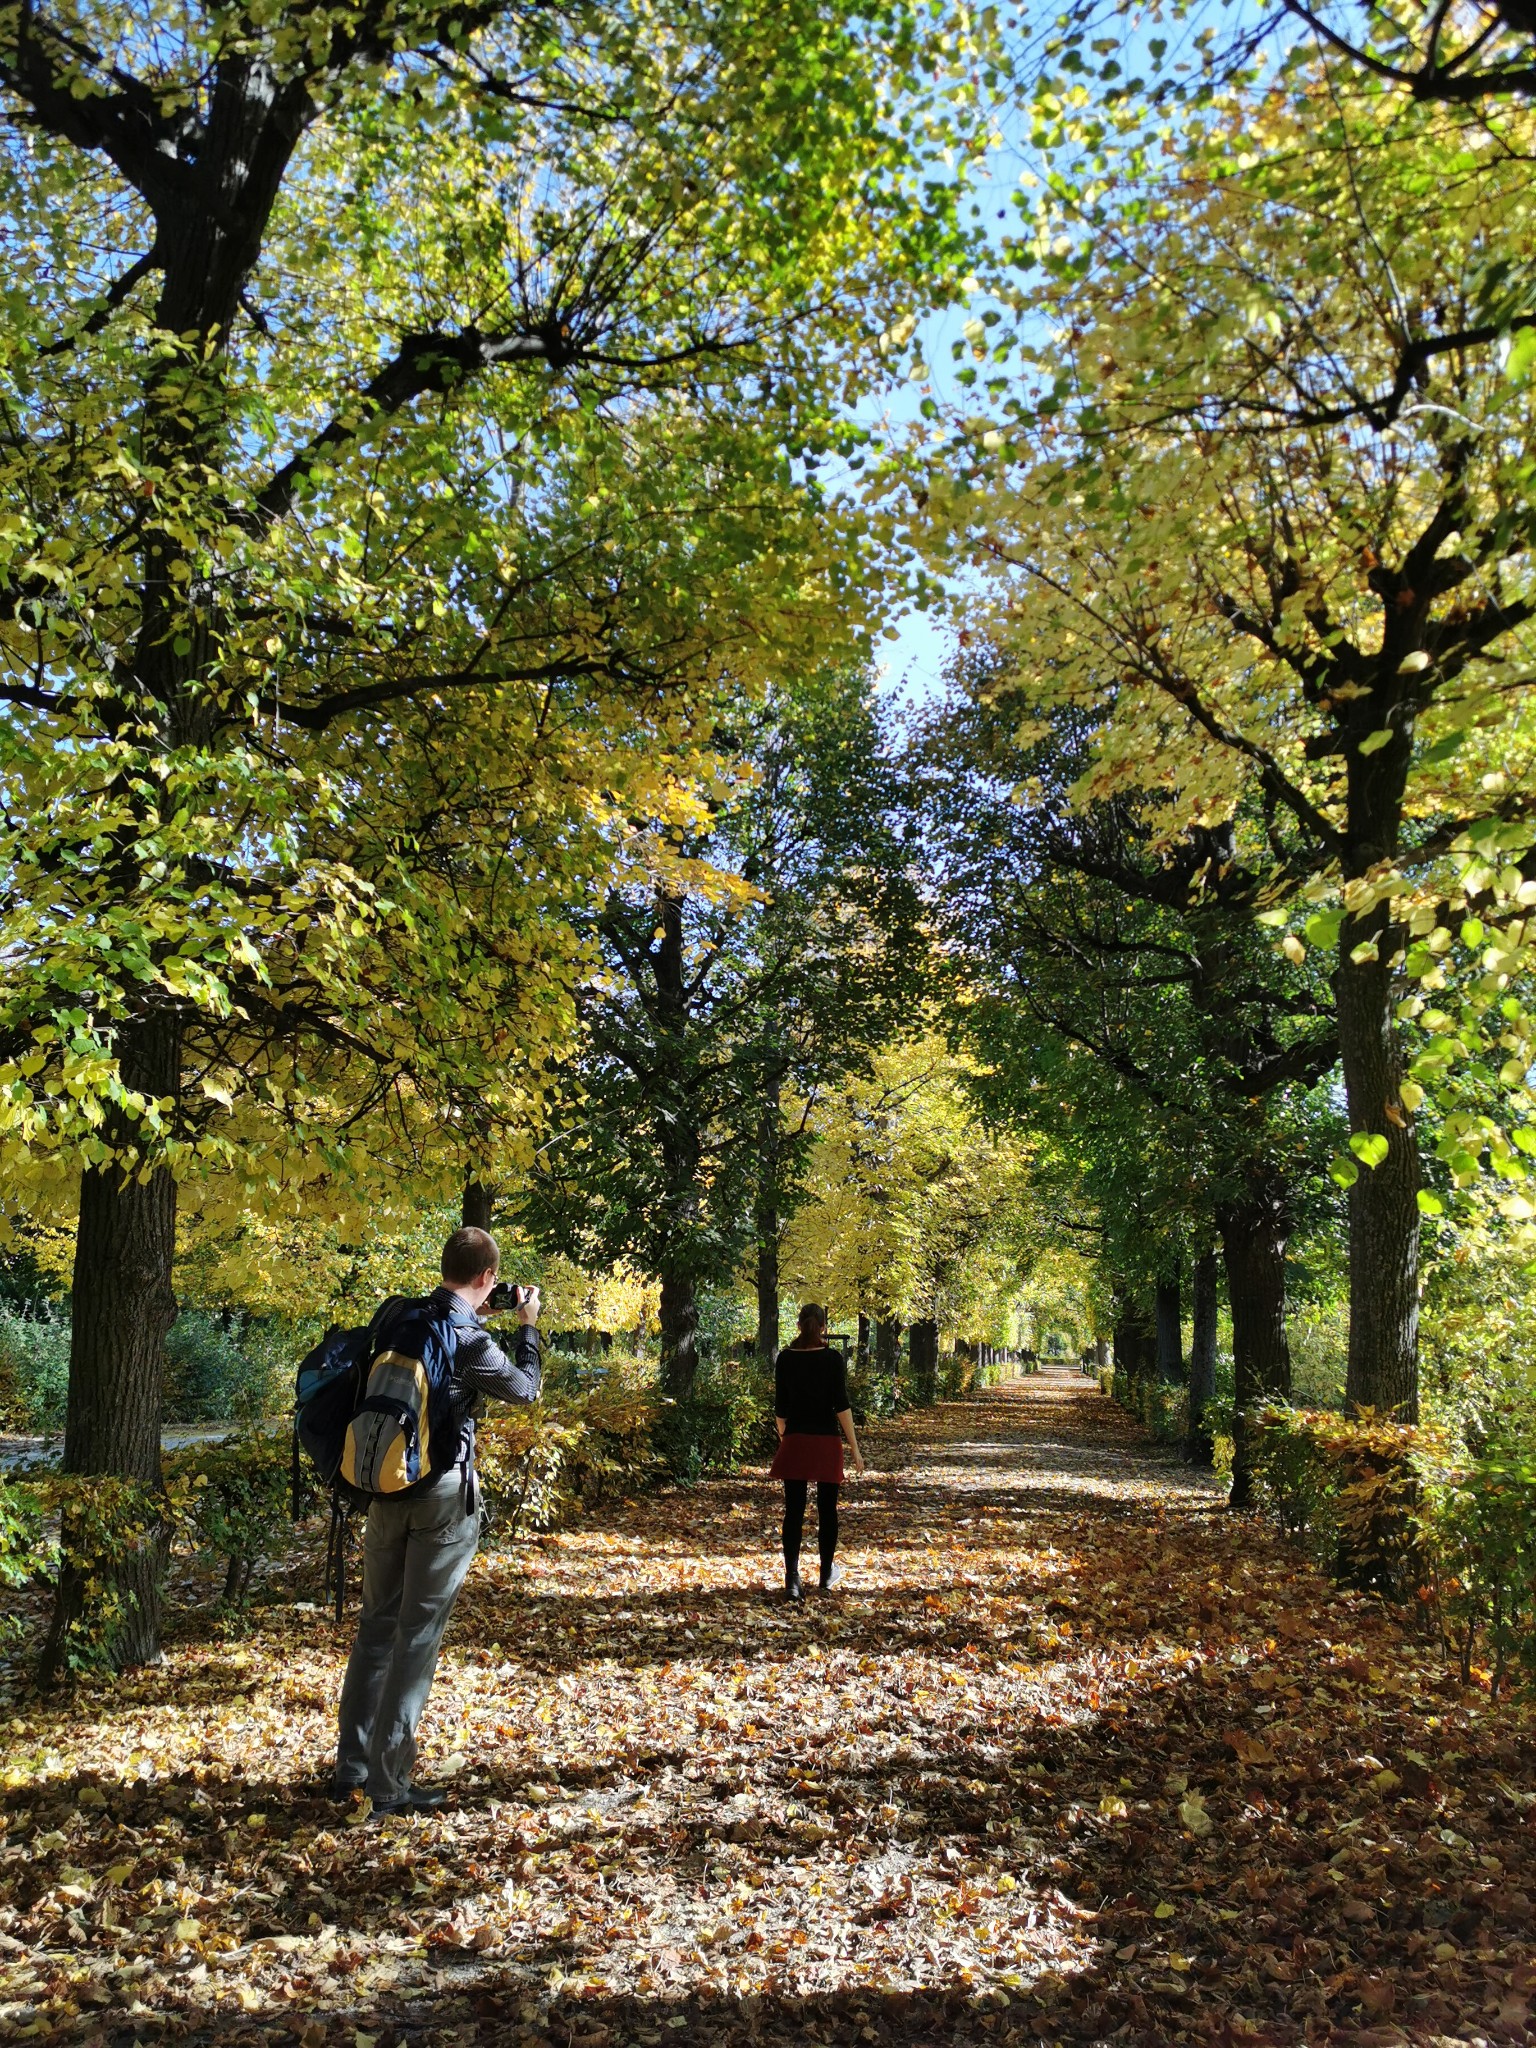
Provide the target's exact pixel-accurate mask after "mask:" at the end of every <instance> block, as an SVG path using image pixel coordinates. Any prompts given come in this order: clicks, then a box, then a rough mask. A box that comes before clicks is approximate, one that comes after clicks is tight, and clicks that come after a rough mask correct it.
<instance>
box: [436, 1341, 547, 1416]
mask: <svg viewBox="0 0 1536 2048" xmlns="http://www.w3.org/2000/svg"><path fill="white" fill-rule="evenodd" d="M453 1376H454V1378H455V1379H456V1380H457V1381H458V1383H459V1385H460V1386H461V1387H462V1388H463V1389H464V1391H465V1393H466V1394H469V1395H471V1396H473V1395H475V1394H488V1395H489V1396H490V1398H491V1399H492V1400H493V1401H536V1400H537V1399H538V1398H539V1383H540V1380H541V1379H542V1377H543V1368H542V1367H541V1365H540V1363H539V1333H538V1331H537V1330H536V1329H535V1328H534V1327H533V1325H532V1323H519V1324H518V1326H517V1337H516V1341H515V1342H514V1344H513V1346H512V1356H511V1357H510V1358H508V1356H507V1354H506V1353H505V1351H503V1350H502V1348H501V1346H500V1345H499V1344H498V1343H497V1342H496V1339H495V1338H494V1337H493V1336H492V1335H491V1333H490V1331H489V1330H476V1331H474V1332H473V1333H472V1334H471V1335H469V1336H466V1337H461V1338H460V1339H459V1343H458V1349H457V1350H456V1351H455V1353H454V1359H453Z"/></svg>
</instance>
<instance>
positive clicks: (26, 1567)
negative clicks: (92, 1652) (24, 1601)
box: [0, 1477, 59, 1649]
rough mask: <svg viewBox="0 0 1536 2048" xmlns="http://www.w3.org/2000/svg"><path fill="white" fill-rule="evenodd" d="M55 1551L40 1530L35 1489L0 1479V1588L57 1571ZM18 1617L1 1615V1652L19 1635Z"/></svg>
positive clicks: (54, 1546) (18, 1481)
mask: <svg viewBox="0 0 1536 2048" xmlns="http://www.w3.org/2000/svg"><path fill="white" fill-rule="evenodd" d="M58 1561H59V1560H58V1547H57V1545H56V1544H53V1543H50V1542H49V1541H48V1540H47V1537H46V1535H45V1533H44V1528H43V1505H42V1502H41V1500H40V1499H39V1497H38V1493H37V1489H36V1487H35V1486H32V1485H30V1484H28V1482H27V1481H25V1480H13V1479H6V1478H4V1477H0V1586H11V1587H15V1586H25V1585H27V1584H28V1583H29V1582H30V1581H31V1580H33V1579H40V1578H51V1577H52V1576H53V1574H54V1573H55V1572H56V1571H57V1570H58ZM21 1627H22V1623H21V1617H20V1616H19V1615H15V1614H5V1615H0V1648H3V1649H9V1648H10V1647H11V1645H12V1644H13V1643H14V1642H15V1641H16V1639H17V1637H18V1636H19V1635H20V1633H21Z"/></svg>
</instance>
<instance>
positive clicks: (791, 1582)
mask: <svg viewBox="0 0 1536 2048" xmlns="http://www.w3.org/2000/svg"><path fill="white" fill-rule="evenodd" d="M784 1598H785V1599H786V1600H803V1599H804V1598H805V1588H804V1587H803V1586H802V1585H801V1583H800V1568H799V1566H798V1565H792V1564H787V1565H785V1567H784Z"/></svg>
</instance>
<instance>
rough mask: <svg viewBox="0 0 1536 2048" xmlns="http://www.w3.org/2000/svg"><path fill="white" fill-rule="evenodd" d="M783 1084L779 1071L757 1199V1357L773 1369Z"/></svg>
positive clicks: (762, 1137)
mask: <svg viewBox="0 0 1536 2048" xmlns="http://www.w3.org/2000/svg"><path fill="white" fill-rule="evenodd" d="M781 1086H782V1083H781V1080H780V1077H779V1075H778V1073H777V1071H774V1072H772V1073H770V1074H769V1075H768V1078H767V1082H766V1086H765V1092H764V1096H763V1113H762V1120H761V1122H760V1123H759V1125H758V1155H757V1157H758V1166H757V1174H758V1178H757V1199H756V1202H755V1204H754V1207H753V1231H754V1234H755V1236H756V1238H757V1355H758V1357H759V1358H760V1359H761V1360H762V1362H763V1364H764V1365H765V1366H771V1365H772V1364H773V1361H774V1360H775V1359H776V1358H777V1357H778V1355H779V1230H780V1218H779V1138H780V1135H781V1132H780V1118H781V1111H780V1107H779V1095H780V1089H781Z"/></svg>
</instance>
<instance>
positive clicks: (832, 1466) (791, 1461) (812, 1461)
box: [768, 1436, 843, 1486]
mask: <svg viewBox="0 0 1536 2048" xmlns="http://www.w3.org/2000/svg"><path fill="white" fill-rule="evenodd" d="M768 1477H769V1478H770V1479H807V1480H810V1479H815V1480H817V1481H819V1482H820V1483H822V1484H823V1485H825V1484H826V1482H827V1481H828V1480H831V1481H832V1482H833V1483H834V1484H835V1485H837V1486H841V1485H842V1483H843V1440H842V1438H841V1437H840V1436H784V1437H781V1438H780V1439H779V1448H778V1449H777V1451H775V1453H774V1456H773V1463H772V1464H771V1465H770V1466H769V1467H768Z"/></svg>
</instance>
